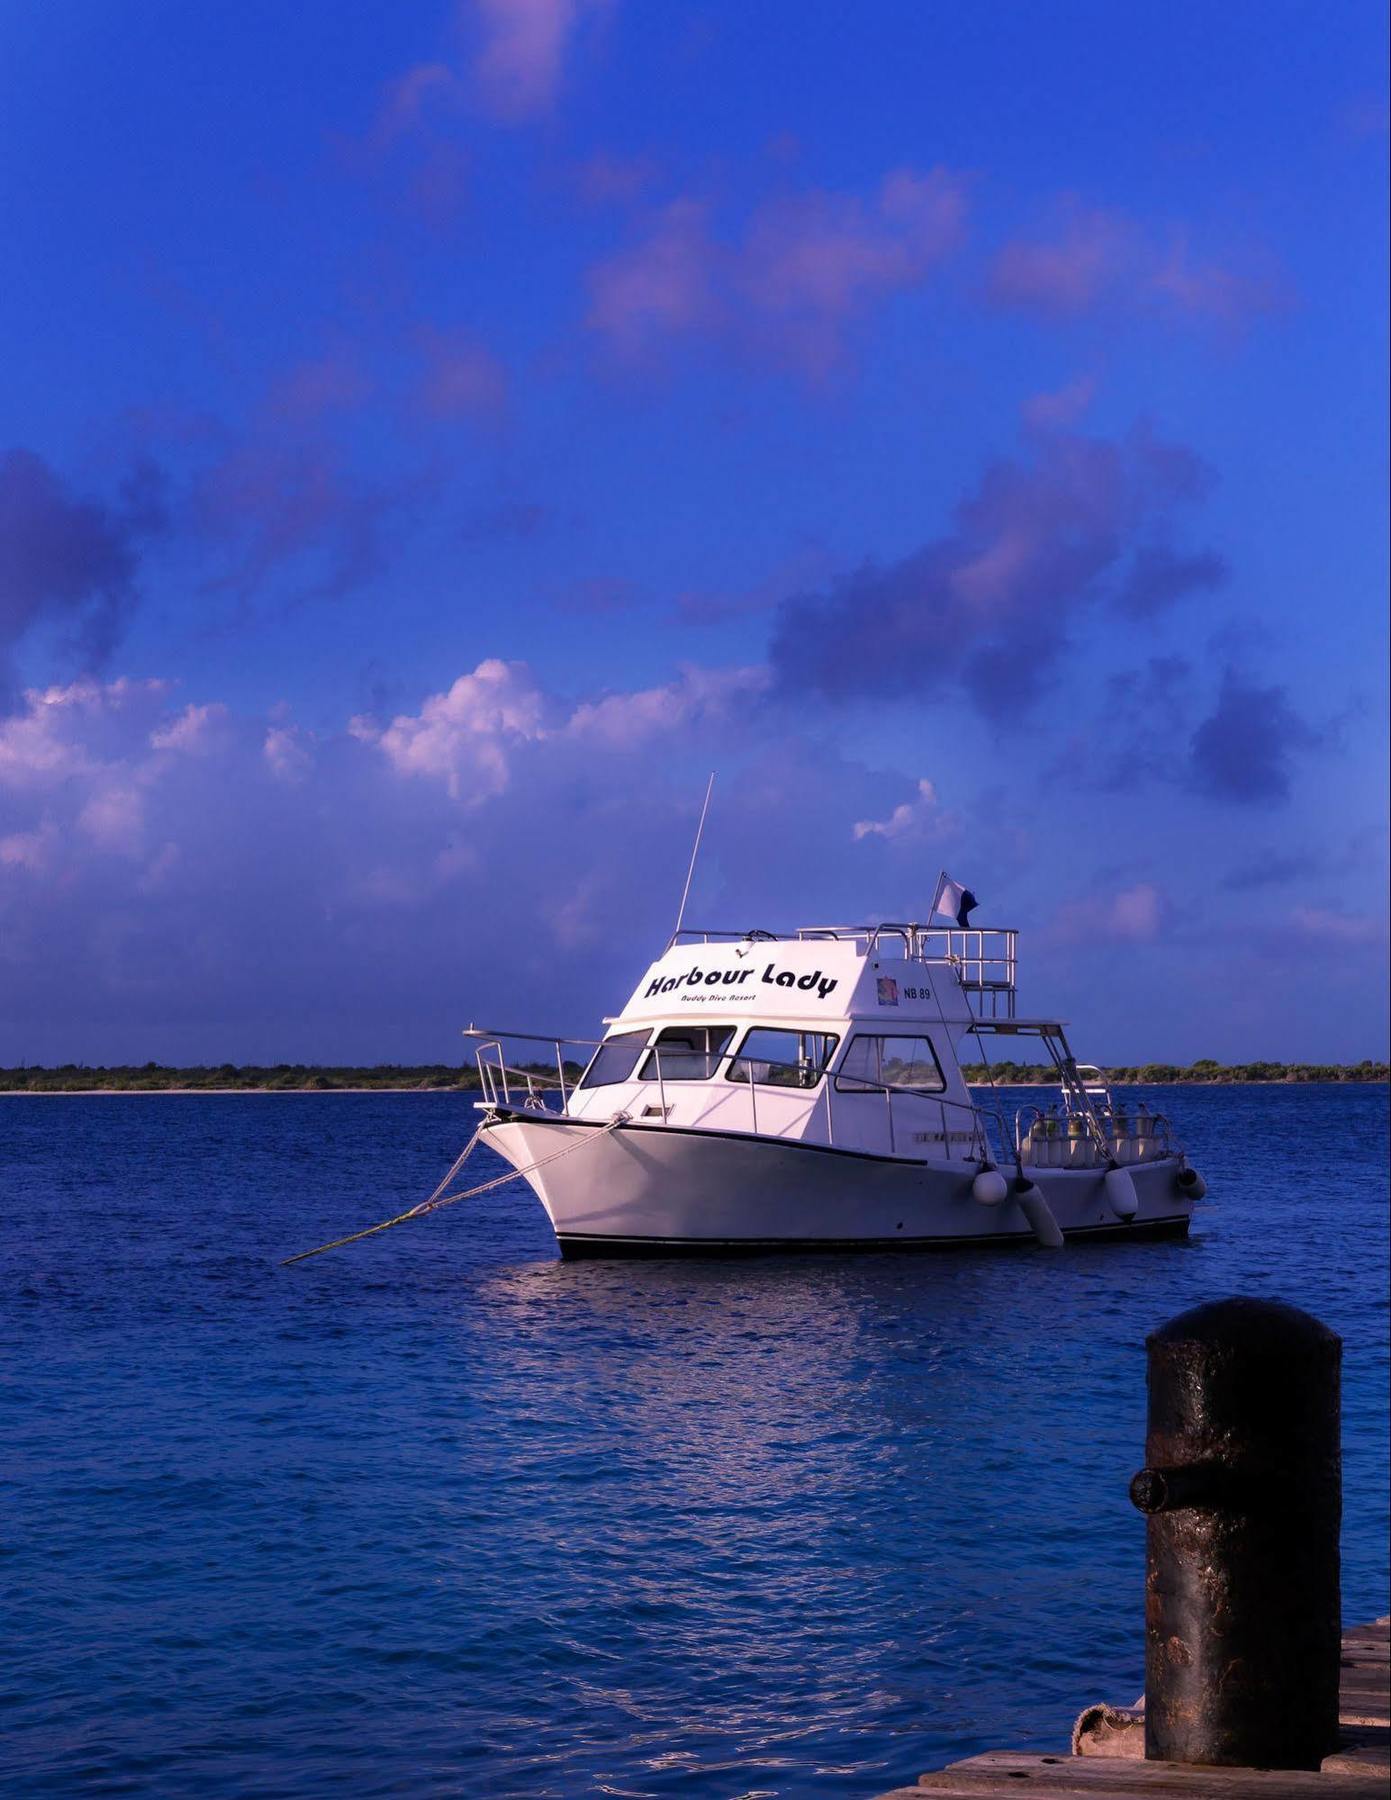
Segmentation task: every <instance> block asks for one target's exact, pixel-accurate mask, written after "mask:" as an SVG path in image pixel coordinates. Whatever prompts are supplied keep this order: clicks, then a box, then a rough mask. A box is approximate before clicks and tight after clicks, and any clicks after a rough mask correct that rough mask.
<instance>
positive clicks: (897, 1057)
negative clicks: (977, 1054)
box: [836, 1036, 947, 1094]
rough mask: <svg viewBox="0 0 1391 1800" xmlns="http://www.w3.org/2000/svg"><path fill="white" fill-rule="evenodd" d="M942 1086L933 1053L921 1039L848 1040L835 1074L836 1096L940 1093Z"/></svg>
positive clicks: (882, 1038) (929, 1043) (930, 1044)
mask: <svg viewBox="0 0 1391 1800" xmlns="http://www.w3.org/2000/svg"><path fill="white" fill-rule="evenodd" d="M946 1085H947V1083H946V1077H945V1076H944V1075H943V1074H942V1065H941V1064H940V1063H939V1062H938V1060H937V1052H936V1051H935V1050H934V1049H933V1048H932V1042H931V1039H929V1038H925V1037H878V1036H875V1037H859V1036H856V1037H852V1038H851V1040H850V1044H849V1048H848V1049H847V1050H846V1052H845V1057H844V1059H843V1061H842V1062H841V1065H840V1067H839V1069H837V1071H836V1092H837V1093H848V1094H854V1093H865V1092H870V1091H873V1090H874V1089H877V1088H903V1089H905V1090H906V1091H907V1092H909V1093H912V1094H940V1093H941V1092H942V1090H943V1089H944V1088H945V1087H946Z"/></svg>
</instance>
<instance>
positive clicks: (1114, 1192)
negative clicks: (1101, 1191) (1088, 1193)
mask: <svg viewBox="0 0 1391 1800" xmlns="http://www.w3.org/2000/svg"><path fill="white" fill-rule="evenodd" d="M1105 1185H1106V1204H1107V1205H1108V1206H1109V1207H1110V1209H1111V1211H1112V1212H1113V1213H1114V1214H1115V1215H1116V1217H1117V1218H1118V1219H1126V1220H1130V1219H1133V1218H1134V1217H1135V1215H1136V1213H1137V1212H1139V1210H1140V1196H1139V1195H1138V1194H1137V1193H1136V1192H1135V1178H1134V1176H1133V1175H1132V1174H1131V1173H1130V1170H1129V1169H1121V1168H1115V1169H1108V1170H1107V1171H1106V1177H1105Z"/></svg>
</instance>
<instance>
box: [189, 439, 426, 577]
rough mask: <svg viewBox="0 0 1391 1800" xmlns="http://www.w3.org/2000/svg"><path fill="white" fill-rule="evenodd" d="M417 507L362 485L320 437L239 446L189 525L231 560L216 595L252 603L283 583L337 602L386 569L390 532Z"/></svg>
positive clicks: (208, 483) (203, 484) (203, 489)
mask: <svg viewBox="0 0 1391 1800" xmlns="http://www.w3.org/2000/svg"><path fill="white" fill-rule="evenodd" d="M408 498H409V489H408V488H407V487H405V486H403V487H401V488H398V489H394V490H386V489H383V488H381V487H379V486H377V485H375V484H374V483H372V482H369V481H367V480H365V479H363V478H362V477H361V476H359V475H358V474H356V473H355V472H354V471H353V469H352V468H351V467H349V465H348V463H347V461H346V459H345V457H344V455H343V454H342V453H341V452H340V451H339V450H338V449H336V448H335V447H333V446H332V445H331V444H329V443H328V442H326V441H324V440H323V439H322V438H320V437H317V436H315V437H308V438H304V437H294V436H289V435H285V434H283V433H281V434H272V435H268V436H261V437H257V438H250V439H245V440H243V441H241V442H240V443H237V444H235V445H234V446H233V447H232V448H230V449H229V450H227V451H226V453H225V454H224V455H223V456H222V457H221V458H220V459H219V460H217V461H215V462H213V463H211V464H210V465H208V466H207V467H206V468H205V469H204V470H203V471H202V472H201V474H200V475H199V476H198V477H197V478H196V479H195V481H194V483H193V489H192V499H191V505H190V509H189V515H188V518H189V524H190V526H191V527H192V529H193V531H194V532H195V533H196V534H197V535H198V536H199V537H201V538H202V539H203V541H204V543H205V544H206V545H208V546H209V547H211V548H212V549H213V551H214V552H215V553H216V554H218V555H219V556H220V557H221V558H222V559H224V560H223V566H222V568H221V570H220V571H219V572H218V573H216V574H214V575H212V576H211V577H210V578H209V580H208V582H207V584H206V586H207V589H208V591H210V592H217V591H228V592H232V593H236V594H240V595H250V594H254V593H256V592H257V591H258V590H260V589H261V588H263V587H264V586H265V585H266V584H267V583H269V582H270V581H271V580H272V579H273V578H281V577H283V578H285V579H286V580H288V581H291V582H293V583H294V584H295V586H296V588H297V590H298V592H299V594H300V595H301V596H302V597H307V598H336V597H337V596H339V595H341V594H344V593H346V592H348V591H349V590H350V589H352V588H354V587H357V586H359V585H360V584H361V583H362V582H364V581H365V580H367V579H368V578H369V577H370V576H372V575H374V574H376V573H377V571H378V570H379V569H380V568H381V567H382V566H383V562H384V560H385V555H386V548H385V545H386V536H385V527H386V524H387V522H388V520H390V519H391V518H393V517H394V516H395V515H396V514H397V512H398V511H399V509H400V508H401V507H402V506H403V505H404V504H405V502H406V500H407V499H408Z"/></svg>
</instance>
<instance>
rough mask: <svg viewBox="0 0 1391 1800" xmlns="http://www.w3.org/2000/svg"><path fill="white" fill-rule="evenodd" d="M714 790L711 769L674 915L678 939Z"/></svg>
mask: <svg viewBox="0 0 1391 1800" xmlns="http://www.w3.org/2000/svg"><path fill="white" fill-rule="evenodd" d="M714 789H715V772H714V770H713V769H712V770H711V771H710V779H709V781H707V782H706V784H705V804H704V805H703V806H702V807H701V809H700V823H699V825H697V826H696V834H695V843H694V844H692V846H691V866H690V868H689V869H687V871H686V885H685V887H683V888H682V890H681V906H680V909H679V910H678V912H677V914H676V932H675V934H674V935H675V936H678V937H679V936H680V933H681V921H682V920H683V919H684V918H685V916H686V901H687V900H688V899H689V898H690V893H691V877H692V875H694V874H695V866H696V858H697V857H698V856H699V855H700V839H701V834H702V833H703V832H704V830H705V815H706V813H708V812H709V810H710V796H711V794H712V793H713V792H714Z"/></svg>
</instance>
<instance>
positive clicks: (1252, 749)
mask: <svg viewBox="0 0 1391 1800" xmlns="http://www.w3.org/2000/svg"><path fill="white" fill-rule="evenodd" d="M1322 741H1323V734H1322V733H1321V732H1319V731H1318V730H1316V729H1315V727H1314V726H1312V725H1311V724H1310V723H1309V722H1308V720H1307V719H1305V718H1304V717H1303V716H1302V715H1301V713H1300V712H1299V711H1298V710H1297V708H1296V706H1295V704H1294V701H1293V699H1292V697H1291V695H1290V691H1289V688H1288V687H1287V686H1285V684H1284V683H1283V682H1272V683H1270V684H1269V685H1262V684H1261V683H1259V682H1256V681H1253V680H1251V679H1250V678H1249V677H1248V676H1246V675H1244V674H1243V673H1242V672H1241V671H1240V670H1238V669H1236V668H1232V667H1229V668H1227V669H1226V670H1225V671H1224V673H1223V676H1222V687H1221V691H1220V692H1219V694H1218V696H1217V703H1216V705H1215V706H1214V707H1213V709H1212V711H1211V712H1210V713H1209V714H1208V716H1207V717H1206V718H1205V719H1203V720H1202V722H1201V723H1200V724H1199V725H1198V728H1197V729H1196V731H1194V733H1193V737H1192V740H1191V742H1190V744H1189V756H1188V769H1189V774H1190V778H1191V780H1192V782H1193V785H1194V786H1195V787H1197V788H1198V789H1199V791H1200V792H1202V793H1206V794H1210V795H1212V796H1213V797H1214V798H1215V799H1219V800H1234V801H1237V802H1239V803H1240V804H1243V805H1269V804H1271V803H1278V802H1281V801H1284V800H1287V799H1288V798H1289V793H1290V785H1291V782H1292V780H1293V776H1294V767H1295V762H1296V760H1297V758H1298V757H1299V755H1300V754H1301V753H1302V752H1305V751H1309V750H1313V749H1316V748H1317V747H1318V746H1319V744H1320V743H1321V742H1322Z"/></svg>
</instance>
